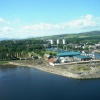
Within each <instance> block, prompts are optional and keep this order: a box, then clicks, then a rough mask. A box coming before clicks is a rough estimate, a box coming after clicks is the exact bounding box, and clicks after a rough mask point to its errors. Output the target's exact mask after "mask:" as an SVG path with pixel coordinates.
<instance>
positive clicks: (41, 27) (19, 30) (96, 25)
mask: <svg viewBox="0 0 100 100" xmlns="http://www.w3.org/2000/svg"><path fill="white" fill-rule="evenodd" d="M7 22H10V24H4V25H2V23H7ZM0 23H1V24H0V25H1V29H0V34H3V36H4V35H5V36H7V35H8V34H9V35H8V36H7V37H17V38H18V37H19V38H26V37H30V36H45V35H53V34H63V33H73V32H74V33H75V32H83V31H91V30H95V29H100V17H95V16H93V15H91V14H88V15H86V16H80V17H79V18H78V19H75V20H70V21H65V22H61V23H56V24H50V23H43V22H42V23H39V24H33V25H24V26H23V24H21V20H15V21H6V20H4V19H2V18H0ZM21 25H22V26H21Z"/></svg>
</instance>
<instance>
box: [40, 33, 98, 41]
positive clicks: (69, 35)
mask: <svg viewBox="0 0 100 100" xmlns="http://www.w3.org/2000/svg"><path fill="white" fill-rule="evenodd" d="M88 37H90V38H91V37H100V31H91V32H83V33H75V34H59V35H52V36H44V37H38V39H62V38H65V39H66V38H88Z"/></svg>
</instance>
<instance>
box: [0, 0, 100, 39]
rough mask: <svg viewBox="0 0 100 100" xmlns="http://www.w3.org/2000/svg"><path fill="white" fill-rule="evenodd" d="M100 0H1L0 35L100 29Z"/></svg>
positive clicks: (15, 35)
mask: <svg viewBox="0 0 100 100" xmlns="http://www.w3.org/2000/svg"><path fill="white" fill-rule="evenodd" d="M99 10H100V0H0V38H15V39H22V38H32V37H39V36H50V35H57V34H72V33H80V32H87V31H95V30H100V13H99Z"/></svg>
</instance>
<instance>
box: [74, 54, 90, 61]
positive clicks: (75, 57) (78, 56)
mask: <svg viewBox="0 0 100 100" xmlns="http://www.w3.org/2000/svg"><path fill="white" fill-rule="evenodd" d="M74 59H75V60H79V61H82V60H83V61H86V60H91V59H92V58H91V57H88V56H83V55H77V56H74Z"/></svg>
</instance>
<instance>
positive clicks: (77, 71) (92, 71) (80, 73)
mask: <svg viewBox="0 0 100 100" xmlns="http://www.w3.org/2000/svg"><path fill="white" fill-rule="evenodd" d="M9 64H13V65H17V66H28V67H33V68H36V69H39V70H42V71H46V72H49V73H53V74H57V75H62V76H65V77H70V78H75V79H93V78H100V63H94V64H92V65H91V64H74V65H64V66H50V65H49V64H48V63H46V62H43V61H40V60H37V61H33V60H23V61H13V62H9Z"/></svg>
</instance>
